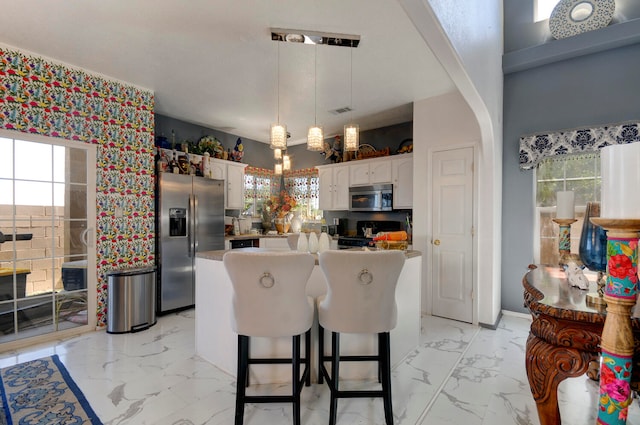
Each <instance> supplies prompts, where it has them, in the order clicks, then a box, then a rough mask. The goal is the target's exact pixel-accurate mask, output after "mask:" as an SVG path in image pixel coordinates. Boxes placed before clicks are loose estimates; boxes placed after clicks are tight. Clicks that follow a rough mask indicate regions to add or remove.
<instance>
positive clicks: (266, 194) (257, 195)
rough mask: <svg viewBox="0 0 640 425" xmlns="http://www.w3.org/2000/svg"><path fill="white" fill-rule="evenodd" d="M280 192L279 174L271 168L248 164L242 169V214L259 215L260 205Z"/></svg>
mask: <svg viewBox="0 0 640 425" xmlns="http://www.w3.org/2000/svg"><path fill="white" fill-rule="evenodd" d="M279 192H280V176H277V175H276V174H275V173H274V172H273V170H270V169H267V168H258V167H251V166H248V167H246V168H245V169H244V210H243V211H242V214H243V215H245V216H250V217H260V213H261V212H262V205H263V204H264V203H265V202H266V201H267V200H269V199H270V198H271V196H272V195H274V194H277V193H279Z"/></svg>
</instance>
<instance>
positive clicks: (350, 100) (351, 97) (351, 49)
mask: <svg viewBox="0 0 640 425" xmlns="http://www.w3.org/2000/svg"><path fill="white" fill-rule="evenodd" d="M349 53H350V55H351V75H350V79H351V89H350V93H349V104H350V105H351V107H350V109H351V111H350V115H351V116H350V118H351V124H353V40H351V48H350V49H349Z"/></svg>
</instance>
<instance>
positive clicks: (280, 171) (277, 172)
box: [274, 163, 282, 175]
mask: <svg viewBox="0 0 640 425" xmlns="http://www.w3.org/2000/svg"><path fill="white" fill-rule="evenodd" d="M274 172H275V173H276V174H278V175H280V174H282V164H280V163H278V164H276V166H275V170H274Z"/></svg>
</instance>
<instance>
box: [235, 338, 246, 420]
mask: <svg viewBox="0 0 640 425" xmlns="http://www.w3.org/2000/svg"><path fill="white" fill-rule="evenodd" d="M248 368H249V337H248V336H245V335H238V373H237V377H236V416H235V425H242V423H243V421H244V404H245V394H246V387H245V383H246V382H247V375H248V373H247V369H248Z"/></svg>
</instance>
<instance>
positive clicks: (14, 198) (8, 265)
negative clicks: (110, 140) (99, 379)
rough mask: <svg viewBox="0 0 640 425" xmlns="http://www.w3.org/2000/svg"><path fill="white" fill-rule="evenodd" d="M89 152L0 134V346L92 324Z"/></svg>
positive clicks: (62, 143) (91, 149)
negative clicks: (0, 344)
mask: <svg viewBox="0 0 640 425" xmlns="http://www.w3.org/2000/svg"><path fill="white" fill-rule="evenodd" d="M95 156H96V149H95V146H93V145H90V144H85V143H81V142H68V141H64V140H59V139H53V138H47V137H41V136H37V135H34V136H32V135H28V134H24V135H23V134H19V133H16V132H6V131H5V132H0V158H2V160H1V164H0V343H7V342H11V341H17V340H23V339H25V338H31V337H39V336H42V335H45V334H52V333H60V332H65V333H70V332H78V331H83V330H86V329H84V328H94V327H95V316H96V314H95V298H96V295H95V292H96V276H95V274H96V273H95V270H96V267H95V241H94V229H95V205H96V203H95V166H96V165H95V164H96V160H95Z"/></svg>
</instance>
